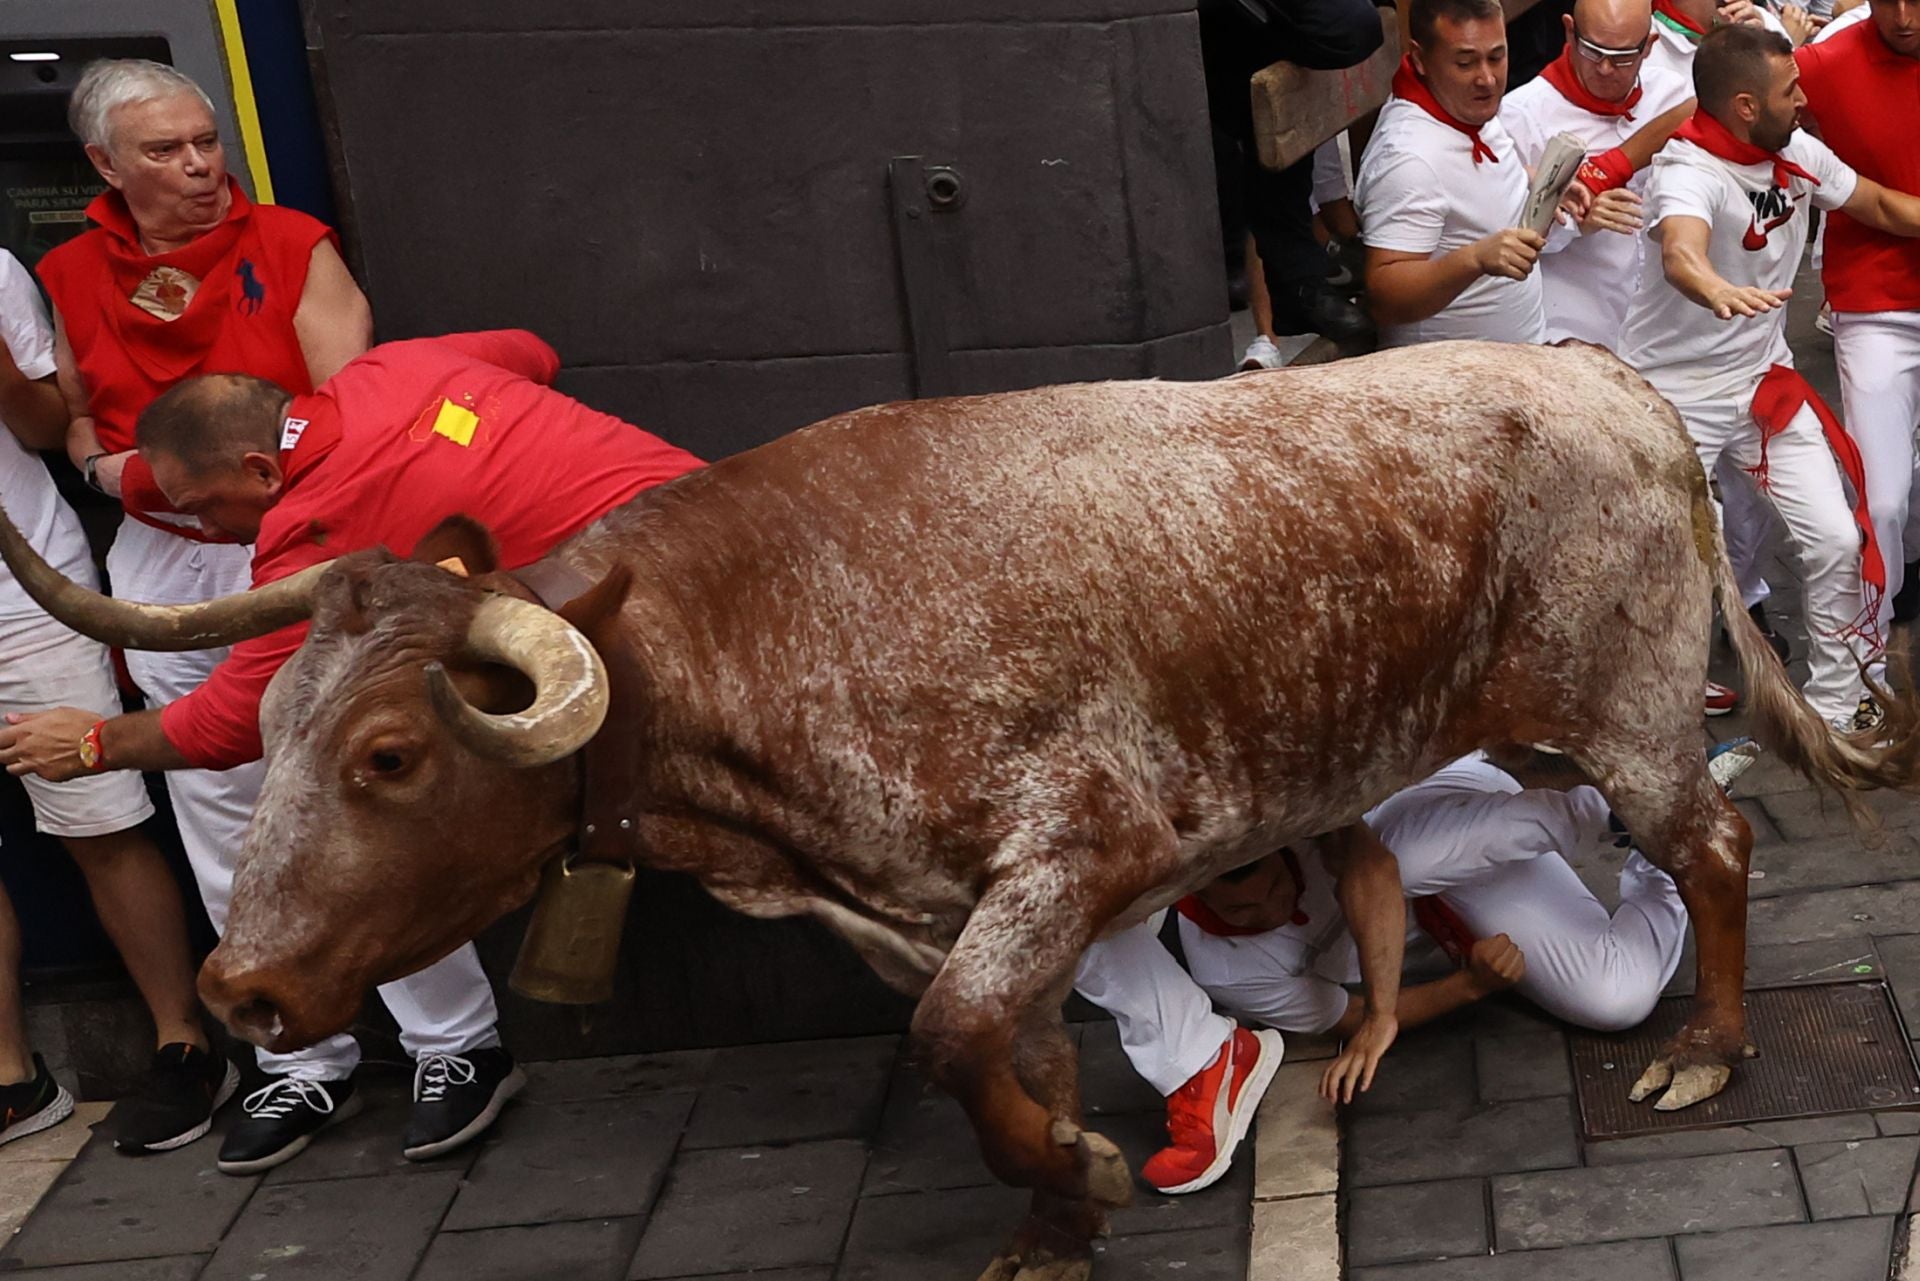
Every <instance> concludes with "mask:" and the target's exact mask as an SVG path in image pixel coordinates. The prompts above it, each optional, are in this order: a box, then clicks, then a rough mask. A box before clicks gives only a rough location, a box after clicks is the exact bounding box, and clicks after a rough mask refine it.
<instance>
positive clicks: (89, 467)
mask: <svg viewBox="0 0 1920 1281" xmlns="http://www.w3.org/2000/svg"><path fill="white" fill-rule="evenodd" d="M106 456H107V453H106V451H105V450H104V449H103V450H101V451H100V452H99V453H97V454H88V455H87V456H86V458H85V459H83V460H82V461H81V463H80V472H81V474H82V475H83V476H85V477H86V481H87V488H88V489H91V490H93V491H94V492H95V493H97V494H104V493H106V492H107V491H106V490H104V489H102V488H100V478H99V477H98V476H96V475H94V473H95V472H96V471H97V470H99V466H100V460H101V459H102V458H105V457H106Z"/></svg>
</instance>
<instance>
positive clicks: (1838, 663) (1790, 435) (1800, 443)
mask: <svg viewBox="0 0 1920 1281" xmlns="http://www.w3.org/2000/svg"><path fill="white" fill-rule="evenodd" d="M1751 404H1752V395H1751V394H1750V393H1749V394H1747V395H1745V396H1742V397H1740V398H1737V399H1729V400H1725V401H1715V402H1711V403H1704V404H1691V405H1676V406H1675V408H1677V409H1678V410H1679V411H1680V416H1681V417H1682V418H1684V419H1685V420H1686V423H1687V431H1688V433H1689V434H1691V435H1692V437H1693V443H1694V448H1695V449H1696V450H1698V451H1699V454H1700V465H1701V466H1702V467H1704V468H1705V469H1706V472H1707V474H1708V475H1709V476H1711V475H1714V474H1715V469H1716V468H1717V467H1718V466H1719V464H1720V461H1721V459H1722V458H1725V459H1726V460H1728V461H1729V462H1731V463H1733V464H1734V465H1735V466H1738V467H1743V468H1748V469H1752V468H1754V467H1758V466H1759V465H1760V429H1759V427H1758V426H1756V425H1755V423H1754V421H1753V414H1752V410H1751V408H1750V406H1751ZM1765 497H1766V499H1767V501H1768V502H1770V503H1771V504H1772V506H1773V509H1774V511H1775V512H1776V513H1777V514H1778V515H1779V517H1780V520H1781V523H1782V524H1784V525H1785V526H1786V528H1787V536H1788V538H1789V539H1790V540H1791V541H1792V543H1793V547H1794V550H1795V552H1796V553H1797V554H1798V556H1799V559H1800V577H1801V582H1802V584H1803V585H1804V590H1805V593H1806V600H1805V607H1804V609H1803V611H1802V612H1803V614H1804V615H1805V617H1806V620H1807V642H1808V650H1809V652H1808V655H1807V659H1808V665H1809V666H1810V667H1811V669H1812V670H1811V673H1810V674H1809V676H1808V678H1807V686H1806V690H1805V693H1806V697H1807V702H1808V703H1810V704H1812V706H1813V709H1814V711H1816V712H1818V713H1819V714H1820V715H1821V716H1822V717H1824V718H1826V719H1828V720H1832V719H1834V718H1836V717H1842V716H1850V715H1852V714H1853V711H1854V709H1855V707H1857V706H1858V704H1859V701H1860V696H1861V695H1862V694H1863V693H1865V692H1866V691H1865V686H1864V685H1862V683H1861V680H1860V669H1859V666H1858V664H1857V662H1856V661H1855V656H1856V655H1857V656H1858V657H1859V658H1861V659H1866V658H1870V657H1873V656H1874V655H1873V650H1872V647H1871V646H1869V645H1868V644H1867V642H1866V641H1865V640H1864V639H1862V638H1861V637H1859V636H1858V635H1855V634H1852V633H1851V632H1850V631H1849V630H1848V629H1849V628H1850V627H1851V625H1852V624H1854V623H1855V622H1857V621H1859V615H1860V611H1861V604H1860V602H1861V596H1860V531H1859V529H1858V527H1857V526H1855V525H1854V523H1853V510H1852V508H1851V506H1850V505H1849V504H1848V502H1847V496H1846V489H1845V487H1844V485H1843V484H1842V482H1841V479H1840V468H1839V465H1838V464H1836V463H1835V462H1834V460H1833V454H1832V452H1831V451H1830V450H1829V449H1828V448H1827V440H1826V436H1825V435H1824V434H1823V433H1822V432H1821V430H1820V420H1819V419H1818V418H1817V417H1816V416H1815V414H1814V412H1813V407H1812V406H1811V405H1803V406H1801V408H1800V412H1799V413H1797V414H1795V415H1794V416H1793V421H1792V422H1790V423H1788V424H1787V426H1786V428H1785V429H1784V430H1782V431H1781V432H1780V433H1779V434H1778V435H1776V436H1774V437H1773V439H1772V440H1770V441H1768V442H1767V477H1766V493H1765Z"/></svg>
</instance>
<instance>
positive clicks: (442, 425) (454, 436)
mask: <svg viewBox="0 0 1920 1281" xmlns="http://www.w3.org/2000/svg"><path fill="white" fill-rule="evenodd" d="M479 425H480V415H478V414H476V413H474V412H473V411H472V410H471V409H468V408H466V407H465V406H464V405H456V404H454V403H453V402H452V401H451V400H446V399H442V400H441V402H440V408H439V410H438V412H436V413H435V414H434V416H433V434H434V435H435V436H445V437H446V438H447V439H448V440H450V441H452V442H453V443H454V444H456V445H471V444H473V432H474V429H475V428H476V427H478V426H479Z"/></svg>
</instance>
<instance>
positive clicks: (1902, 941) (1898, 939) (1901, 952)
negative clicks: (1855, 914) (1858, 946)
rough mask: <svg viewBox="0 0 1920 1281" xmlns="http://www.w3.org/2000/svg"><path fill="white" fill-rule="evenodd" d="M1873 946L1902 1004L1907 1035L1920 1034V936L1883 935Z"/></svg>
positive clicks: (1897, 999) (1901, 1012)
mask: <svg viewBox="0 0 1920 1281" xmlns="http://www.w3.org/2000/svg"><path fill="white" fill-rule="evenodd" d="M1909 924H1911V922H1909ZM1873 945H1874V947H1875V949H1876V950H1878V952H1879V954H1880V960H1881V962H1882V963H1883V964H1884V965H1885V966H1886V967H1887V983H1888V985H1889V986H1891V987H1892V988H1893V996H1894V1000H1895V1001H1897V1002H1898V1003H1899V1006H1900V1017H1901V1018H1902V1019H1904V1020H1905V1021H1906V1024H1907V1034H1908V1035H1909V1036H1912V1035H1916V1034H1920V934H1895V935H1891V936H1889V935H1884V934H1883V935H1880V936H1879V937H1877V938H1875V939H1874V940H1873Z"/></svg>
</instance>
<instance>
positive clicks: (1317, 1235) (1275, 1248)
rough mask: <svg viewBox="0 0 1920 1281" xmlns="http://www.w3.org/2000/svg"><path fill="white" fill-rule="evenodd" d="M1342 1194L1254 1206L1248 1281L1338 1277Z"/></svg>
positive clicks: (1319, 1280) (1311, 1280)
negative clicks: (1339, 1220) (1338, 1221)
mask: <svg viewBox="0 0 1920 1281" xmlns="http://www.w3.org/2000/svg"><path fill="white" fill-rule="evenodd" d="M1338 1200H1339V1198H1338V1197H1334V1196H1302V1197H1294V1198H1293V1199H1292V1200H1290V1201H1262V1202H1261V1203H1260V1204H1258V1205H1256V1206H1254V1207H1253V1250H1252V1262H1251V1265H1250V1266H1249V1267H1248V1269H1247V1276H1248V1278H1249V1281H1280V1279H1281V1278H1284V1279H1285V1281H1340V1233H1339V1229H1338V1227H1337V1226H1336V1218H1337V1216H1336V1213H1335V1210H1336V1207H1335V1202H1336V1201H1338Z"/></svg>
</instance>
